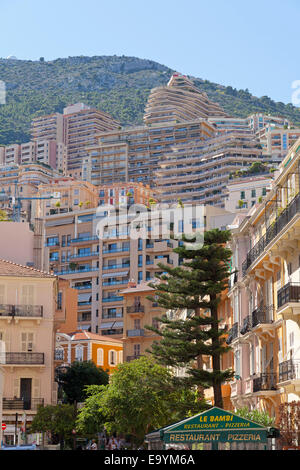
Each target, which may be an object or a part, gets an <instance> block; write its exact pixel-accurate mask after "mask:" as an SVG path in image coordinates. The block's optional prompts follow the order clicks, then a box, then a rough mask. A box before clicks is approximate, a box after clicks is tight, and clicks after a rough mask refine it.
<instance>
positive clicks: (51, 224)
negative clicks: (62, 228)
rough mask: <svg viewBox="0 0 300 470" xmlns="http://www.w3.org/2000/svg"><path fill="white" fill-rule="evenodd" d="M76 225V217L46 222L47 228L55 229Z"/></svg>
mask: <svg viewBox="0 0 300 470" xmlns="http://www.w3.org/2000/svg"><path fill="white" fill-rule="evenodd" d="M73 223H74V217H68V218H66V219H61V220H59V219H58V220H47V221H46V222H45V227H55V226H56V225H69V224H73Z"/></svg>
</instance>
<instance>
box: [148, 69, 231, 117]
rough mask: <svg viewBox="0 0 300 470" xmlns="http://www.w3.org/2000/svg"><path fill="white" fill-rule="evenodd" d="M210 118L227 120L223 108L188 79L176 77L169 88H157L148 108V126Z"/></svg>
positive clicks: (151, 96) (168, 85)
mask: <svg viewBox="0 0 300 470" xmlns="http://www.w3.org/2000/svg"><path fill="white" fill-rule="evenodd" d="M209 116H227V114H226V113H225V112H224V111H223V110H222V108H221V107H220V106H219V105H218V104H216V103H213V102H212V101H211V100H209V99H208V97H207V95H206V93H201V92H200V90H199V89H198V88H197V87H196V86H195V85H194V84H193V82H192V81H191V80H189V79H188V77H186V76H185V75H181V74H179V73H174V74H173V75H172V77H171V78H170V80H169V82H168V84H167V85H166V86H162V87H158V88H153V89H152V90H151V93H150V95H149V98H148V102H147V105H146V108H145V115H144V121H145V123H146V124H147V125H152V124H166V123H170V122H173V123H174V122H185V121H193V120H196V119H199V118H208V117H209Z"/></svg>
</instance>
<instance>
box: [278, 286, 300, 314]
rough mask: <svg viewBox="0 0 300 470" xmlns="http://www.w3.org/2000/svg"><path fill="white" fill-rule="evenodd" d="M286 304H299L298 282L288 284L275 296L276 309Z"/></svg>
mask: <svg viewBox="0 0 300 470" xmlns="http://www.w3.org/2000/svg"><path fill="white" fill-rule="evenodd" d="M288 302H300V282H289V283H288V284H286V285H285V286H283V287H282V288H281V289H279V291H278V294H277V305H278V308H280V307H282V306H283V305H285V304H287V303H288Z"/></svg>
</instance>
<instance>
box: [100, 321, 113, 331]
mask: <svg viewBox="0 0 300 470" xmlns="http://www.w3.org/2000/svg"><path fill="white" fill-rule="evenodd" d="M114 323H115V322H107V323H102V325H100V330H109V329H110V328H111V327H112V326H113V324H114Z"/></svg>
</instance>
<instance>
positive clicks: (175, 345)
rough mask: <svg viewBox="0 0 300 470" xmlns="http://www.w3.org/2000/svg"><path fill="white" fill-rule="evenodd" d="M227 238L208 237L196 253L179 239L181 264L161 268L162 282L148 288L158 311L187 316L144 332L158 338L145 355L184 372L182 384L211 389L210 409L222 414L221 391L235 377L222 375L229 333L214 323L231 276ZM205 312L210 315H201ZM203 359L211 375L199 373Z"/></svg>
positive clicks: (227, 234) (220, 235)
mask: <svg viewBox="0 0 300 470" xmlns="http://www.w3.org/2000/svg"><path fill="white" fill-rule="evenodd" d="M230 237H231V234H230V231H228V230H224V231H221V230H219V229H213V230H210V231H206V232H205V233H204V243H203V246H202V247H201V248H198V249H196V250H191V249H189V248H188V245H186V244H185V243H184V242H185V241H186V239H185V238H183V243H180V246H179V247H178V248H175V249H174V252H176V253H177V254H178V255H179V258H180V259H182V260H184V261H183V263H182V264H181V265H180V266H178V267H175V268H170V267H168V266H165V265H164V264H162V263H160V264H159V267H160V268H161V269H162V270H163V271H164V273H163V274H158V275H156V277H157V278H158V279H159V281H160V282H157V283H150V284H149V285H150V286H151V287H152V288H153V289H154V290H155V301H156V302H158V303H159V305H160V306H162V307H163V308H165V309H166V310H178V309H179V310H182V309H187V310H188V311H189V312H191V314H190V315H189V316H188V317H187V318H186V320H182V319H177V320H172V319H170V318H168V317H167V315H164V316H163V317H162V318H157V321H158V322H159V323H160V326H159V327H158V328H155V327H153V326H147V327H146V328H147V329H149V330H152V331H154V332H155V333H156V334H158V335H159V336H160V337H161V340H160V341H154V342H153V344H152V347H151V350H149V351H148V352H151V354H153V356H154V357H155V359H156V361H157V362H158V363H160V364H164V365H165V366H170V367H174V368H176V367H186V377H184V378H182V379H181V380H182V381H184V382H186V384H187V386H198V387H199V388H200V389H201V388H202V389H203V388H209V387H213V392H214V405H215V406H218V407H220V408H223V398H222V389H221V385H222V383H223V382H225V381H227V380H229V379H230V378H232V377H233V375H234V371H233V370H231V369H226V370H223V371H222V370H221V356H222V355H223V354H225V353H226V352H228V351H229V350H230V349H231V348H230V347H229V346H228V345H226V343H225V339H226V331H227V330H226V329H225V328H220V326H219V323H220V321H221V319H219V318H218V305H219V303H220V299H221V294H222V292H224V291H225V290H226V288H227V287H228V278H229V276H230V271H229V263H230V258H231V255H232V252H231V250H230V249H229V248H228V247H227V246H226V243H227V242H228V241H229V240H230ZM188 241H189V242H190V241H191V240H190V238H189V240H188ZM149 298H151V300H153V299H154V297H153V296H151V297H150V296H149ZM203 310H204V311H209V314H208V315H207V314H204V313H202V311H203ZM203 355H208V356H211V357H212V371H211V372H210V371H207V370H203V368H202V365H201V363H202V361H201V357H202V356H203Z"/></svg>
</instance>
